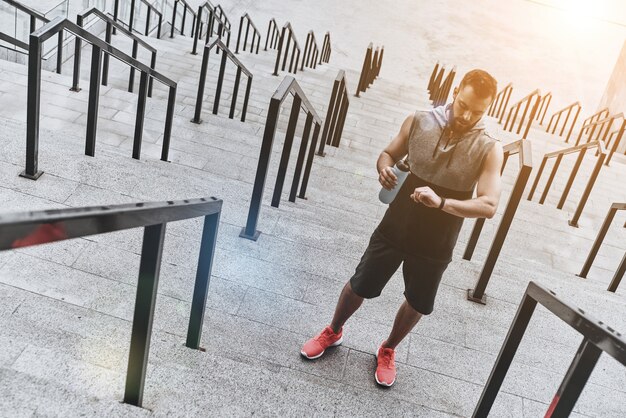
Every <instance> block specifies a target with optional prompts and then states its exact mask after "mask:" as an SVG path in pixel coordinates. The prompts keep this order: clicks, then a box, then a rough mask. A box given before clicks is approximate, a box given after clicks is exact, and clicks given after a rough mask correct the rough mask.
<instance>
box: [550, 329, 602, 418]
mask: <svg viewBox="0 0 626 418" xmlns="http://www.w3.org/2000/svg"><path fill="white" fill-rule="evenodd" d="M600 354H602V350H601V349H599V348H598V347H596V346H595V345H594V344H593V343H592V342H591V341H589V340H588V339H587V338H584V339H583V341H582V343H581V344H580V346H579V347H578V351H577V352H576V355H575V356H574V359H573V360H572V363H571V364H570V366H569V368H568V369H567V372H566V374H565V377H564V378H563V381H562V382H561V385H560V387H559V389H558V391H557V393H556V395H554V399H553V400H552V404H551V405H550V407H549V409H548V412H547V413H546V417H548V418H561V417H564V418H565V417H569V416H570V414H571V412H572V410H573V409H574V405H576V401H578V397H579V396H580V394H581V392H582V391H583V389H584V388H585V385H586V384H587V381H588V380H589V376H591V373H592V372H593V369H594V368H595V366H596V364H597V363H598V359H599V358H600Z"/></svg>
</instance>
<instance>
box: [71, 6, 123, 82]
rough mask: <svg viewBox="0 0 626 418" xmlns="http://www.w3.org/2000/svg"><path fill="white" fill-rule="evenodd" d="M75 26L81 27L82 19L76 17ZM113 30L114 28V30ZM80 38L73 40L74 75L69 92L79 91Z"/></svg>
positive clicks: (76, 37)
mask: <svg viewBox="0 0 626 418" xmlns="http://www.w3.org/2000/svg"><path fill="white" fill-rule="evenodd" d="M76 24H77V25H78V26H83V17H82V16H78V17H77V18H76ZM114 29H115V28H114ZM81 43H82V42H81V38H80V37H79V36H75V40H74V74H73V75H72V88H71V89H70V90H71V91H76V92H78V91H80V85H79V84H80V59H81V52H82V46H81Z"/></svg>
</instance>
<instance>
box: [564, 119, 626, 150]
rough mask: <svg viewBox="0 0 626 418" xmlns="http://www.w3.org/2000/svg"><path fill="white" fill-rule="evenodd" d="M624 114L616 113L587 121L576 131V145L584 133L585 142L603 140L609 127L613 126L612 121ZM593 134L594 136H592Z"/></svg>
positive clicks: (607, 133)
mask: <svg viewBox="0 0 626 418" xmlns="http://www.w3.org/2000/svg"><path fill="white" fill-rule="evenodd" d="M623 118H624V114H623V113H618V114H617V115H612V116H607V117H606V118H603V119H596V120H595V121H594V122H587V123H586V124H585V125H583V126H582V128H581V129H580V132H579V133H578V137H577V138H576V144H575V145H578V144H579V143H580V142H581V139H583V136H584V135H586V136H587V139H586V141H585V142H591V141H600V140H601V141H603V142H604V141H605V140H606V139H607V137H608V135H609V132H610V130H611V127H612V126H613V122H614V121H615V120H617V119H623ZM594 134H595V137H594Z"/></svg>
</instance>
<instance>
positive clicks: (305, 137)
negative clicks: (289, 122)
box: [289, 112, 313, 202]
mask: <svg viewBox="0 0 626 418" xmlns="http://www.w3.org/2000/svg"><path fill="white" fill-rule="evenodd" d="M312 124H313V114H312V113H311V112H309V113H308V114H307V117H306V122H305V123H304V131H303V133H302V141H301V142H300V150H299V151H298V159H297V160H296V170H295V171H294V173H293V181H292V182H291V191H290V192H289V201H290V202H295V201H296V193H298V184H299V183H300V176H301V175H302V166H303V165H304V158H305V157H306V149H307V144H308V143H309V136H310V135H311V125H312Z"/></svg>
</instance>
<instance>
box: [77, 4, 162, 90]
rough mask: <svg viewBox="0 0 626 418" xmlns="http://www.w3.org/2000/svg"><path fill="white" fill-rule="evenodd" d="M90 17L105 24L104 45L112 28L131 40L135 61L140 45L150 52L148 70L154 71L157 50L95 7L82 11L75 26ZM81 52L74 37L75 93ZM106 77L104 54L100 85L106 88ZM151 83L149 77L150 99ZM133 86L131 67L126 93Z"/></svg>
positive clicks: (106, 60) (107, 58)
mask: <svg viewBox="0 0 626 418" xmlns="http://www.w3.org/2000/svg"><path fill="white" fill-rule="evenodd" d="M91 15H95V16H97V17H98V18H99V19H100V20H102V21H104V22H106V31H105V42H106V43H108V44H110V43H111V35H112V33H113V28H115V29H117V30H118V31H119V32H121V33H123V34H124V35H126V36H128V37H129V38H131V39H132V40H133V49H132V55H131V56H132V58H133V59H137V52H138V51H137V50H138V46H139V45H141V46H142V47H144V48H145V49H147V50H148V51H149V52H150V54H151V59H150V68H152V69H153V70H154V69H155V67H156V56H157V50H156V49H155V48H153V47H152V46H151V45H150V44H148V43H147V42H145V41H144V40H143V39H141V38H139V37H138V36H136V35H135V34H133V33H132V32H131V31H130V30H128V29H126V28H125V27H124V25H122V24H120V23H119V22H117V21H115V19H114V18H113V17H112V16H110V15H107V14H105V13H103V12H101V11H100V10H99V9H98V8H97V7H92V8H90V9H87V10H85V11H83V12H82V13H79V14H78V15H77V16H76V24H77V25H78V26H80V27H83V22H84V21H85V19H86V18H87V17H89V16H91ZM81 51H82V41H81V39H80V38H79V37H76V40H75V46H74V75H73V80H72V88H71V89H70V90H72V91H76V92H78V91H80V90H81V89H80V85H79V83H80V61H81ZM108 75H109V55H108V54H105V55H104V56H103V57H102V85H103V86H106V85H107V84H108ZM153 81H154V80H153V78H152V77H150V79H149V81H148V97H152V85H153ZM134 86H135V68H134V67H132V66H131V68H130V75H129V77H128V91H129V92H131V93H132V92H133V90H134Z"/></svg>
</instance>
